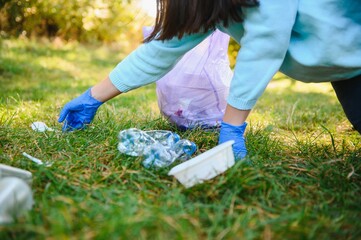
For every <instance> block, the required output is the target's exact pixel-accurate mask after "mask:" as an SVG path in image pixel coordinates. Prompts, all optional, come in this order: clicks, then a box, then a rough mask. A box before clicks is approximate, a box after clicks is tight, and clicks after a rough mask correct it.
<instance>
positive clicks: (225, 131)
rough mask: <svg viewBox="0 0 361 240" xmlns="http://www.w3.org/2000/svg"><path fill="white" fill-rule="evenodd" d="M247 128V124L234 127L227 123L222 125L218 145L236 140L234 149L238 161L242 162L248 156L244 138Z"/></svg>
mask: <svg viewBox="0 0 361 240" xmlns="http://www.w3.org/2000/svg"><path fill="white" fill-rule="evenodd" d="M246 127H247V123H246V122H244V123H243V124H242V125H240V126H234V125H231V124H228V123H225V122H222V124H221V131H220V133H219V140H218V144H221V143H224V142H227V141H229V140H234V144H233V145H232V149H233V154H234V157H235V159H236V161H238V160H241V159H242V158H244V157H245V156H246V155H247V148H246V140H245V137H244V132H245V130H246Z"/></svg>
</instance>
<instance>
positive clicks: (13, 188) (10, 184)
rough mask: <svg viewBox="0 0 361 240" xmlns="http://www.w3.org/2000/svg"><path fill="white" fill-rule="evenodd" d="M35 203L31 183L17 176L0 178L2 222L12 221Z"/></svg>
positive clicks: (0, 216) (0, 217)
mask: <svg viewBox="0 0 361 240" xmlns="http://www.w3.org/2000/svg"><path fill="white" fill-rule="evenodd" d="M33 204H34V199H33V193H32V191H31V189H30V187H29V185H28V184H27V183H26V182H25V181H24V180H22V179H20V178H17V177H6V178H2V179H0V224H4V223H5V224H6V223H11V222H13V221H14V218H16V217H19V216H20V215H21V214H23V213H24V212H25V211H27V210H30V209H31V208H32V206H33Z"/></svg>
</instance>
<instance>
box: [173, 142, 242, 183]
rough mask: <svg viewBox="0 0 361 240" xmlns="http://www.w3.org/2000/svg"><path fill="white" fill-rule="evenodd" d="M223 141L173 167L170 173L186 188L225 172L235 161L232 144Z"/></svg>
mask: <svg viewBox="0 0 361 240" xmlns="http://www.w3.org/2000/svg"><path fill="white" fill-rule="evenodd" d="M233 143H234V141H233V140H232V141H228V142H225V143H222V144H220V145H218V146H216V147H214V148H212V149H210V150H208V151H206V152H204V153H202V154H200V155H198V156H196V157H194V158H192V159H190V160H188V161H187V162H184V163H181V164H179V165H177V166H175V167H173V168H172V169H171V170H170V171H169V173H168V175H173V176H175V177H176V178H177V179H178V181H179V182H181V183H182V184H183V185H184V186H185V187H186V188H189V187H192V186H194V185H195V184H198V183H202V182H204V181H205V180H208V179H211V178H214V177H215V176H217V175H219V174H221V173H223V172H225V171H226V170H227V169H228V168H230V167H232V166H233V165H234V163H235V161H234V154H233V150H232V145H233Z"/></svg>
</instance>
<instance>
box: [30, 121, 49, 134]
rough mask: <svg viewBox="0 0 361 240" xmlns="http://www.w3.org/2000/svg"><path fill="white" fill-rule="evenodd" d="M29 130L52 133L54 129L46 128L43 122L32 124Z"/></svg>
mask: <svg viewBox="0 0 361 240" xmlns="http://www.w3.org/2000/svg"><path fill="white" fill-rule="evenodd" d="M31 128H32V129H33V130H34V131H37V132H45V131H54V129H52V128H50V127H48V126H46V124H45V123H43V122H33V123H32V124H31Z"/></svg>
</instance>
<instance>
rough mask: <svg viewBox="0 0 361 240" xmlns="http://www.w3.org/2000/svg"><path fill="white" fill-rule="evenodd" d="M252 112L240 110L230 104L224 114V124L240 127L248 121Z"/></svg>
mask: <svg viewBox="0 0 361 240" xmlns="http://www.w3.org/2000/svg"><path fill="white" fill-rule="evenodd" d="M250 112H251V110H239V109H237V108H234V107H232V106H231V105H229V104H228V105H227V107H226V111H225V113H224V117H223V122H226V123H228V124H231V125H234V126H239V125H241V124H243V123H244V122H245V121H246V119H247V117H248V115H249V113H250Z"/></svg>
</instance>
